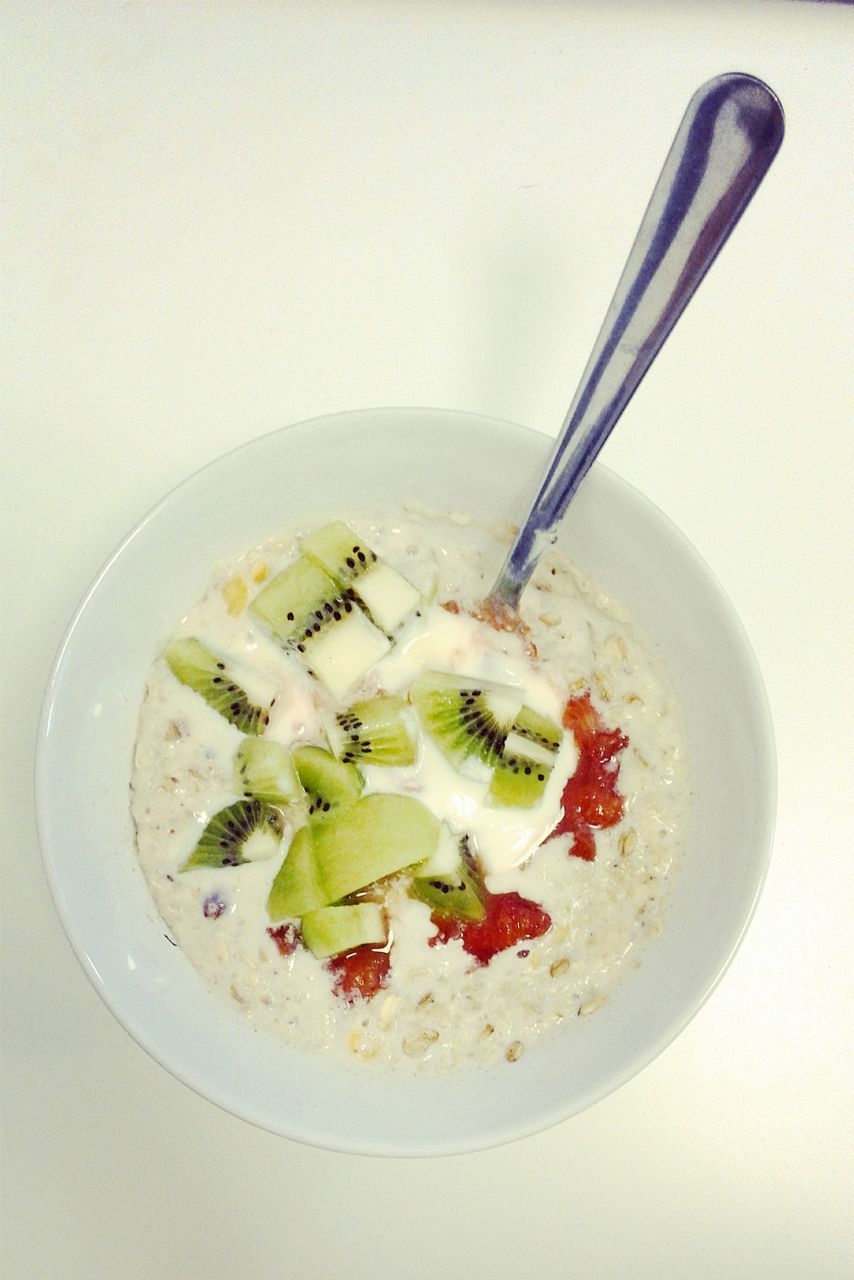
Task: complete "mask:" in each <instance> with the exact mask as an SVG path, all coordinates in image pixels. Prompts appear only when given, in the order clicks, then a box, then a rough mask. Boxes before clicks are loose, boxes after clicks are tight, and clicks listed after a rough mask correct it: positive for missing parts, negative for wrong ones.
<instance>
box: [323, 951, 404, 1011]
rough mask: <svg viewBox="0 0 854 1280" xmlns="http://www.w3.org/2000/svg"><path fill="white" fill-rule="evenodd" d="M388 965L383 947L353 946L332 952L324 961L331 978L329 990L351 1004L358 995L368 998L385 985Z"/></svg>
mask: <svg viewBox="0 0 854 1280" xmlns="http://www.w3.org/2000/svg"><path fill="white" fill-rule="evenodd" d="M389 965H390V959H389V954H388V952H387V951H376V950H375V949H374V948H373V947H357V948H356V949H355V951H347V952H345V953H344V954H343V955H340V956H333V957H332V959H331V960H329V961H327V965H326V967H327V969H328V970H329V971H330V973H332V974H333V976H334V979H335V981H334V982H333V984H332V990H333V991H334V992H335V994H336V995H337V996H341V997H342V999H344V1000H346V1001H347V1003H348V1004H352V1003H353V1001H354V1000H357V999H358V998H359V997H360V996H361V997H362V999H363V1000H370V999H371V998H372V997H373V996H375V995H376V994H377V992H378V991H379V990H380V989H381V988H382V987H384V986H385V984H386V981H387V979H388V971H389Z"/></svg>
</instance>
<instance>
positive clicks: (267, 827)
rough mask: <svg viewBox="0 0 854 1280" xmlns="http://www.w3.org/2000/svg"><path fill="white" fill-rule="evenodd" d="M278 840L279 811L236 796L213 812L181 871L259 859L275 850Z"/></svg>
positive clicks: (273, 852) (279, 843) (279, 837)
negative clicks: (225, 806)
mask: <svg viewBox="0 0 854 1280" xmlns="http://www.w3.org/2000/svg"><path fill="white" fill-rule="evenodd" d="M281 843H282V820H281V816H280V814H279V813H278V812H277V811H276V810H275V809H273V808H271V807H270V805H266V804H263V803H262V802H261V801H260V800H238V801H237V802H236V803H235V804H232V805H229V806H228V808H226V809H220V811H219V813H216V814H214V816H213V817H212V818H211V819H210V821H209V822H208V824H207V826H206V827H205V829H204V831H203V832H202V835H201V838H200V839H199V842H198V844H197V845H196V847H195V849H194V850H193V852H192V853H191V854H190V856H189V858H188V859H187V860H186V862H185V863H184V864H183V866H182V867H181V871H191V870H192V869H193V868H194V867H240V866H242V865H243V864H244V863H245V862H259V861H261V860H263V859H266V858H272V857H273V856H274V855H275V854H276V853H278V851H279V848H280V846H281Z"/></svg>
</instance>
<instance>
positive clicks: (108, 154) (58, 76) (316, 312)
mask: <svg viewBox="0 0 854 1280" xmlns="http://www.w3.org/2000/svg"><path fill="white" fill-rule="evenodd" d="M5 8H6V14H5V20H4V23H3V26H4V30H5V37H6V38H5V48H6V53H5V61H6V74H5V81H6V85H5V89H4V94H5V97H6V104H7V109H6V119H7V122H8V126H7V133H6V142H5V179H4V184H3V185H4V193H5V194H4V211H3V230H4V244H3V272H4V279H5V285H4V298H3V320H4V343H3V365H4V379H3V382H4V387H3V391H4V404H5V408H4V412H3V432H4V444H3V489H4V498H3V506H2V520H3V554H4V565H5V567H4V578H3V587H2V614H3V651H4V657H3V666H2V670H3V675H4V678H5V681H4V682H5V685H6V692H5V694H4V700H3V706H4V711H5V715H4V717H3V736H4V754H3V766H2V778H3V792H4V796H5V799H4V815H3V821H2V828H0V830H2V856H3V863H4V880H5V884H4V895H3V896H4V902H3V906H4V915H5V927H4V931H3V944H4V952H5V958H4V968H3V1005H4V1018H3V1077H2V1089H3V1097H2V1101H3V1116H2V1119H3V1163H2V1196H3V1234H2V1245H1V1246H0V1248H1V1249H2V1255H0V1256H2V1264H0V1269H2V1275H3V1277H4V1280H23V1278H26V1280H29V1278H30V1277H38V1278H39V1280H41V1278H43V1277H45V1278H52V1277H60V1276H61V1277H62V1278H63V1280H77V1278H78V1277H87V1280H89V1278H91V1277H95V1278H100V1277H109V1278H110V1280H112V1278H113V1277H122V1280H137V1278H142V1277H145V1278H146V1280H148V1278H149V1277H151V1278H154V1277H157V1278H158V1280H160V1278H163V1277H166V1278H168V1280H171V1278H172V1277H175V1278H176V1280H183V1278H185V1277H186V1278H187V1280H195V1278H196V1277H204V1278H205V1280H218V1278H219V1277H228V1278H230V1277H252V1278H253V1280H266V1278H267V1277H300V1280H326V1278H327V1277H335V1276H341V1275H347V1276H349V1277H352V1278H353V1280H361V1278H363V1277H364V1278H368V1277H370V1280H375V1277H377V1276H386V1275H395V1276H397V1275H400V1276H405V1277H413V1278H416V1280H419V1278H421V1277H425V1278H426V1277H430V1278H431V1280H432V1278H433V1277H435V1276H443V1277H446V1278H447V1280H456V1278H457V1277H459V1278H460V1280H463V1278H465V1280H469V1278H470V1277H472V1276H483V1277H487V1276H488V1277H496V1278H497V1280H503V1278H504V1277H516V1276H522V1275H530V1276H535V1275H540V1276H543V1277H549V1278H551V1277H555V1278H557V1277H564V1276H570V1275H578V1276H596V1277H597V1280H608V1278H610V1277H618V1278H622V1277H632V1280H644V1278H646V1277H650V1278H652V1277H655V1280H662V1278H664V1280H669V1278H670V1277H674V1278H680V1280H681V1277H692V1278H695V1280H705V1278H706V1277H708V1278H709V1280H712V1278H714V1280H727V1278H729V1277H734V1278H735V1277H738V1278H741V1277H760V1278H764V1277H769V1278H773V1280H785V1278H786V1277H793V1278H794V1277H798V1278H799V1280H800V1277H803V1276H809V1277H816V1278H818V1280H825V1278H831V1277H833V1278H835V1277H839V1278H840V1280H841V1278H842V1277H845V1278H846V1280H847V1278H848V1277H850V1275H851V1274H852V1273H854V1248H853V1247H852V1239H851V1235H850V1234H849V1231H848V1226H847V1222H846V1209H847V1208H848V1207H849V1204H850V1195H851V1191H852V1186H851V1182H850V1177H849V1176H848V1175H847V1173H846V1162H845V1156H846V1149H850V1143H851V1137H852V1125H851V1094H850V1080H851V1074H852V1065H854V1064H852V1057H851V1052H850V1048H849V1047H848V1044H847V1040H846V1035H845V1030H846V1022H848V1023H849V1024H850V1004H846V998H847V991H848V990H849V987H848V974H850V960H851V953H850V943H849V942H848V939H849V938H850V916H851V907H852V894H851V888H852V873H851V858H852V843H853V842H852V829H854V822H853V821H852V819H854V814H852V811H851V806H850V794H851V790H852V787H851V780H850V769H849V765H848V762H849V761H850V732H851V730H850V725H851V704H850V694H851V679H850V651H851V632H852V629H851V607H850V595H851V583H850V567H849V566H850V559H851V532H852V528H851V515H850V507H851V480H852V458H851V447H850V436H851V427H852V421H851V395H850V392H851V383H852V379H851V361H850V354H849V346H850V336H851V335H850V328H851V326H850V298H851V287H852V273H851V259H850V232H851V215H852V199H851V189H850V181H851V142H852V127H851V126H852V111H851V97H850V84H849V82H850V79H851V64H852V36H854V22H852V19H854V13H852V10H851V9H846V8H845V7H844V6H841V5H835V4H818V3H817V4H798V3H794V2H789V3H777V2H776V0H753V2H752V3H750V2H744V3H741V4H738V5H735V6H730V5H724V4H720V5H718V4H715V3H710V2H706V3H699V2H697V3H693V4H692V3H685V4H678V3H673V4H659V5H656V4H647V5H636V4H630V3H623V4H618V3H608V2H607V0H599V3H594V2H592V0H591V2H590V3H576V4H573V3H558V2H556V0H555V2H552V3H548V2H546V0H542V2H540V3H536V2H535V0H529V2H528V3H523V2H522V0H517V2H516V3H506V4H502V3H483V2H481V3H468V2H466V0H457V3H446V4H442V3H431V2H429V0H422V2H421V3H417V2H415V0H398V2H397V3H391V2H388V3H380V2H379V0H375V2H373V3H368V2H367V0H365V2H362V3H347V2H346V0H340V2H339V3H330V2H323V0H316V2H303V3H298V2H293V0H291V2H286V0H282V2H280V3H237V2H231V3H229V2H227V0H221V2H219V3H217V2H215V0H210V2H209V3H197V4H189V3H184V4H178V3H170V2H168V0H167V2H166V3H159V4H154V3H144V2H141V0H137V2H128V3H118V2H116V3H81V2H80V0H72V2H70V3H64V4H51V3H41V2H40V0H17V2H15V3H12V4H10V5H7V6H6V7H5ZM729 70H744V71H751V72H753V73H754V74H757V75H760V76H762V77H763V78H765V79H767V80H768V81H769V83H770V84H771V85H772V86H773V88H774V89H775V90H776V91H777V92H778V94H779V95H780V97H781V99H782V101H783V104H784V107H785V109H786V113H787V126H788V132H787V137H786V141H785V142H784V145H783V149H782V151H781V153H780V156H779V158H778V160H777V161H776V163H775V165H774V167H773V169H772V171H771V173H770V176H769V177H768V179H767V181H766V183H765V184H764V186H763V187H762V189H761V190H760V192H759V194H758V195H757V197H756V199H755V201H754V203H753V204H752V206H751V207H750V209H749V210H748V213H747V215H746V216H745V218H744V220H743V222H742V224H741V225H740V227H739V228H738V229H737V231H736V233H735V236H734V237H733V240H732V241H731V242H730V243H729V244H728V245H727V246H726V248H725V249H724V251H723V254H722V256H721V259H720V261H719V262H718V263H717V264H716V265H715V266H714V267H713V269H712V272H711V274H710V276H709V277H708V279H707V280H706V282H705V283H704V285H703V286H702V289H701V291H700V294H699V295H698V297H697V298H696V299H695V301H694V302H693V303H692V304H691V306H690V308H689V309H688V312H687V313H686V315H685V316H684V317H683V319H682V321H681V322H680V325H679V326H678V329H677V331H676V333H675V334H674V336H673V337H672V338H671V340H670V342H669V344H668V347H667V350H666V351H665V352H664V353H663V355H662V356H661V358H660V360H659V361H658V362H657V364H656V366H655V367H654V369H653V370H652V372H651V373H650V375H649V377H648V379H647V381H646V383H645V384H644V385H643V386H642V388H641V389H640V391H639V392H638V394H637V397H636V399H635V401H634V402H633V404H632V405H631V407H630V409H629V411H628V413H627V415H626V417H625V420H624V421H623V423H621V425H620V426H619V428H618V430H617V432H616V434H615V436H614V438H613V439H612V441H611V442H610V443H609V444H608V446H607V449H606V452H605V461H606V462H607V463H608V464H609V465H610V466H611V467H613V468H614V469H615V470H616V471H618V472H619V473H620V474H622V475H623V476H625V477H626V478H627V479H629V480H630V481H632V482H633V483H634V484H635V485H636V486H638V487H639V488H640V489H641V490H642V491H644V492H645V493H646V494H647V495H648V496H649V497H651V498H652V499H653V500H654V501H655V502H657V503H658V504H659V505H660V506H661V507H662V508H663V509H664V510H665V511H666V512H667V513H668V514H669V515H670V516H671V517H672V518H673V519H674V520H675V521H676V522H677V524H679V525H680V526H681V528H682V529H683V530H684V531H685V532H686V533H687V535H688V536H689V537H690V538H691V539H692V541H693V542H694V543H695V544H696V546H697V547H698V549H699V550H700V552H701V553H702V555H703V556H704V557H705V558H706V559H707V561H708V562H709V563H710V564H711V566H712V568H713V569H714V570H715V572H716V573H717V574H718V575H719V577H720V579H721V580H722V582H723V583H724V585H725V587H726V589H727V591H728V592H729V594H730V596H731V598H732V600H733V602H734V604H735V606H736V608H737V609H738V610H739V612H740V614H741V616H742V618H743V620H744V623H745V625H746V627H747V630H748V632H749V634H750V636H751V638H752V640H753V643H754V645H755V648H756V651H757V655H758V658H759V661H760V664H761V666H762V669H763V671H764V674H765V678H766V681H767V686H768V691H769V695H770V698H771V702H772V708H773V713H774V719H775V724H776V732H777V738H778V750H779V761H780V807H779V819H778V828H777V836H776V840H775V848H774V854H773V858H772V862H771V869H770V873H769V878H768V882H767V887H766V889H765V893H764V896H763V898H762V901H761V903H760V906H759V909H758V913H757V915H756V917H755V920H754V923H753V926H752V928H751V930H750V932H749V934H748V936H747V939H746V941H745V943H744V945H743V947H742V949H741V951H740V953H739V955H738V957H737V958H736V961H735V963H734V964H733V966H732V968H731V969H730V971H729V972H728V974H727V976H726V978H725V979H724V981H723V983H722V985H721V986H720V987H719V988H718V990H717V992H716V993H715V994H714V996H713V997H712V999H711V1000H710V1001H709V1002H708V1004H707V1005H706V1006H705V1007H704V1008H703V1010H702V1011H701V1013H700V1014H699V1015H698V1017H697V1018H696V1019H695V1021H694V1022H693V1023H692V1024H691V1026H690V1027H689V1028H688V1030H687V1031H685V1032H684V1033H683V1035H682V1036H681V1037H680V1038H679V1040H678V1041H677V1042H676V1043H675V1044H674V1045H673V1046H671V1048H670V1049H668V1050H667V1051H666V1052H665V1053H664V1054H663V1055H662V1056H661V1057H660V1058H659V1059H658V1060H657V1061H656V1062H655V1063H654V1064H653V1065H651V1066H650V1067H649V1068H647V1070H646V1071H644V1072H643V1073H642V1074H641V1075H640V1076H639V1077H638V1078H636V1079H635V1080H634V1081H633V1082H631V1083H630V1084H629V1085H627V1086H626V1087H624V1088H623V1089H622V1090H620V1091H619V1092H618V1093H617V1094H616V1095H614V1096H612V1097H610V1098H608V1099H606V1100H605V1101H604V1102H601V1103H600V1104H599V1105H598V1106H596V1107H594V1108H593V1109H592V1110H590V1111H589V1112H587V1113H586V1114H584V1115H582V1116H580V1117H577V1118H576V1119H574V1120H571V1121H569V1122H567V1123H565V1124H563V1125H561V1126H559V1127H558V1128H556V1129H553V1130H551V1131H550V1132H547V1133H544V1134H542V1135H540V1136H537V1137H534V1138H531V1139H528V1140H526V1141H524V1142H521V1143H518V1144H516V1145H513V1146H509V1147H505V1148H501V1149H497V1150H494V1151H490V1152H485V1153H482V1154H478V1155H472V1156H462V1157H455V1158H449V1159H438V1160H432V1161H397V1160H393V1161H390V1160H376V1159H369V1158H360V1157H354V1156H343V1155H336V1154H332V1153H329V1152H323V1151H317V1150H312V1149H308V1148H303V1147H300V1146H297V1145H295V1144H293V1143H290V1142H287V1141H285V1140H283V1139H280V1138H276V1137H273V1136H271V1135H269V1134H266V1133H262V1132H259V1131H256V1130H254V1129H252V1128H250V1127H249V1126H248V1125H247V1124H245V1123H243V1122H241V1121H239V1120H236V1119H234V1118H232V1117H231V1116H229V1115H226V1114H224V1113H223V1112H221V1111H219V1110H217V1109H216V1108H215V1107H214V1106H213V1105H211V1104H209V1103H207V1102H205V1101H203V1100H202V1099H200V1098H198V1097H196V1096H195V1095H194V1094H193V1093H191V1092H190V1091H189V1090H188V1089H187V1088H186V1087H184V1086H183V1085H181V1084H179V1083H178V1082H176V1081H175V1080H174V1079H172V1078H171V1077H170V1076H169V1075H167V1074H166V1072H164V1071H163V1070H162V1069H161V1068H160V1067H159V1066H157V1065H156V1064H155V1063H154V1062H153V1061H152V1060H150V1059H149V1058H148V1057H147V1056H146V1054H145V1053H144V1052H143V1051H142V1050H141V1049H140V1048H138V1047H137V1045H136V1044H135V1043H134V1042H133V1041H132V1040H131V1039H130V1038H129V1037H128V1036H127V1034H126V1033H125V1032H124V1031H123V1030H122V1029H121V1027H120V1026H119V1025H118V1024H117V1023H116V1022H115V1021H114V1020H113V1018H112V1017H111V1015H110V1014H109V1013H108V1012H107V1010H106V1008H105V1007H104V1006H103V1005H102V1004H101V1002H100V1000H99V999H98V997H97V995H96V994H95V992H94V990H92V989H91V987H90V986H89V984H88V983H87V981H86V979H85V977H84V975H83V973H82V971H81V970H80V968H79V966H78V965H77V963H76V961H75V960H74V958H73V956H72V953H71V950H70V948H69V946H68V944H67V942H66V940H65V938H64V935H63V934H62V931H61V928H60V925H59V923H58V920H57V917H56V915H55V913H54V910H53V906H52V904H51V901H50V897H49V894H48V890H47V887H46V883H45V879H44V876H43V872H42V869H41V864H40V859H39V852H38V846H37V841H36V835H35V830H34V821H33V809H32V799H31V775H32V767H33V749H34V742H35V734H36V725H37V719H38V712H39V704H40V699H41V695H42V690H43V688H44V684H45V681H46V679H47V676H48V671H49V668H50V663H51V661H52V658H53V654H54V652H55V650H56V648H57V646H58V643H59V640H60V637H61V635H62V632H63V630H64V627H65V626H66V624H67V622H68V620H69V618H70V616H71V614H72V612H73V610H74V608H75V605H76V603H77V601H78V599H79V598H80V596H81V595H82V593H83V591H84V590H85V588H86V586H87V584H88V582H89V581H90V580H91V578H92V577H93V576H94V574H95V572H96V571H97V569H98V568H99V566H100V564H101V563H102V561H103V560H104V559H105V558H106V557H107V555H108V554H109V552H110V551H111V550H112V548H113V546H114V545H115V544H116V543H117V542H118V541H119V539H120V538H121V537H122V535H123V534H124V533H125V531H126V530H127V529H128V528H129V527H130V526H131V525H132V524H133V523H135V522H136V520H137V519H138V518H139V517H140V516H141V515H142V514H143V513H144V512H145V511H146V510H147V509H148V508H149V507H150V506H151V505H152V504H153V503H154V502H155V501H156V500H157V499H158V498H159V497H160V496H161V495H162V494H163V493H164V492H166V491H167V490H169V489H170V488H172V487H173V486H174V485H175V484H176V483H177V482H178V481H180V480H181V479H183V478H184V477H185V476H186V475H187V474H189V473H190V472H191V471H193V470H195V469H196V468H197V467H198V466H200V465H201V464H202V463H204V462H206V461H207V460H209V459H210V458H212V457H215V456H217V455H218V454H220V453H222V452H224V451H225V450H227V449H229V448H231V447H233V446H235V445H238V444H240V443H242V442H243V441H245V440H248V439H250V438H252V437H253V436H256V435H259V434H261V433H262V432H266V431H269V430H272V429H273V428H275V427H277V426H280V425H283V424H286V423H288V422H292V421H296V420H299V419H303V418H306V417H311V416H314V415H318V414H323V413H328V412H333V411H335V410H339V409H345V408H351V407H364V406H370V405H380V404H400V405H408V404H412V405H419V404H429V405H438V406H452V407H456V408H461V409H468V410H473V411H477V412H482V413H487V414H493V415H495V416H499V417H502V418H508V419H513V420H516V421H519V422H523V423H526V424H528V425H530V426H536V427H539V428H541V429H543V430H544V431H547V432H550V433H552V434H554V432H555V431H556V429H557V426H558V424H559V422H560V421H561V419H562V417H563V414H564V411H565V409H566V406H567V404H568V402H569V400H570V398H571V393H572V391H573V389H574V386H575V382H576V380H577V378H578V376H579V374H580V371H581V369H582V367H583V365H584V363H585V361H586V357H587V354H588V351H589V348H590V346H591V345H592V342H593V339H594V336H595V333H596V331H597V329H598V326H599V323H600V320H601V318H602V316H603V315H604V312H605V309H606V306H607V303H608V300H609V298H610V294H611V291H612V288H613V286H614V284H615V282H616V278H617V275H618V273H619V270H620V268H621V266H622V263H623V261H624V259H625V256H626V253H627V251H628V248H629V245H630V243H631V240H632V238H633V236H634V232H635V229H636V226H637V224H638V221H639V219H640V216H641V214H642V212H643V209H644V207H645V204H646V200H647V197H648V195H649V192H650V190H651V187H652V184H653V181H654V179H655V176H656V174H657V172H658V169H659V166H660V164H661V162H662V160H663V158H664V155H665V153H666V150H667V147H668V145H669V142H670V139H671V137H672V135H673V133H674V131H675V128H676V125H677V123H678V121H679V118H680V116H681V114H682V111H683V109H684V106H685V104H686V103H687V100H688V98H689V97H690V95H691V93H692V92H693V90H694V89H695V88H696V87H697V86H698V85H699V84H700V83H701V82H703V81H704V80H706V79H708V78H709V77H710V76H712V75H714V74H717V73H719V72H722V71H729ZM279 482H280V483H281V484H282V495H283V502H285V501H286V500H287V478H286V477H283V478H281V480H280V481H279ZM846 543H847V545H846ZM178 553H179V549H176V554H178ZM163 568H164V572H168V571H169V566H168V565H164V567H163ZM110 660H119V661H120V655H115V656H114V655H109V654H105V661H110ZM846 695H847V697H848V699H849V700H848V705H847V708H846ZM846 969H848V973H846Z"/></svg>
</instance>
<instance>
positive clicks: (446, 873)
mask: <svg viewBox="0 0 854 1280" xmlns="http://www.w3.org/2000/svg"><path fill="white" fill-rule="evenodd" d="M410 893H411V894H412V896H413V897H414V898H417V899H418V900H419V902H425V903H426V904H427V906H428V907H431V908H432V910H433V911H434V912H435V913H437V914H439V915H443V916H454V917H456V918H458V919H461V920H482V919H483V913H484V911H483V900H482V886H481V884H480V879H479V877H478V876H477V875H476V874H475V871H474V867H473V864H472V860H471V855H470V853H469V849H468V840H467V839H466V837H465V836H461V835H460V834H459V832H452V831H451V830H450V828H449V827H447V826H446V825H445V824H444V823H442V829H441V832H440V835H439V842H438V844H437V846H436V851H435V853H434V854H433V855H432V857H430V858H428V859H427V860H426V862H422V863H420V864H419V865H418V866H417V867H413V868H412V884H411V886H410Z"/></svg>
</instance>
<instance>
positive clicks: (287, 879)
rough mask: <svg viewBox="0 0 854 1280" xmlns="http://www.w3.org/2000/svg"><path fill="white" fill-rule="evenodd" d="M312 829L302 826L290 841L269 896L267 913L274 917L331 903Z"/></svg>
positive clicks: (279, 918)
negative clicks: (320, 875)
mask: <svg viewBox="0 0 854 1280" xmlns="http://www.w3.org/2000/svg"><path fill="white" fill-rule="evenodd" d="M311 832H312V828H311V827H300V829H299V831H297V833H296V835H295V836H294V838H293V840H291V843H290V846H289V848H288V851H287V853H286V854H285V860H284V862H283V863H282V865H281V866H280V867H279V870H278V872H277V873H276V878H275V880H274V881H273V883H272V886H271V888H270V895H269V897H268V898H267V915H268V916H269V917H270V919H271V920H283V919H285V918H286V917H287V916H301V915H303V914H304V913H305V912H308V911H314V910H315V908H317V907H324V906H326V905H327V903H328V902H329V898H327V896H326V890H325V888H324V886H323V884H322V883H321V881H320V877H319V876H318V874H317V867H316V864H315V860H314V847H313V845H312V839H311Z"/></svg>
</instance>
